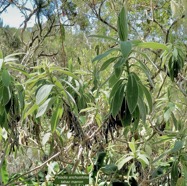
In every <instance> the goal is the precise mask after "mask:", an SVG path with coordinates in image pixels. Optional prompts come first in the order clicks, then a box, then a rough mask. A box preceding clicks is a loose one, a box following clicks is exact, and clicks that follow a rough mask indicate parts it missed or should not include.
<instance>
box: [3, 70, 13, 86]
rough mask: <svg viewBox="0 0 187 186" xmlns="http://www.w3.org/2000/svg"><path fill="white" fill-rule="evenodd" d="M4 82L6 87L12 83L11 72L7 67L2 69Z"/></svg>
mask: <svg viewBox="0 0 187 186" xmlns="http://www.w3.org/2000/svg"><path fill="white" fill-rule="evenodd" d="M2 82H3V85H4V86H6V87H8V86H9V85H10V83H11V77H10V74H9V72H8V71H7V70H6V69H3V71H2Z"/></svg>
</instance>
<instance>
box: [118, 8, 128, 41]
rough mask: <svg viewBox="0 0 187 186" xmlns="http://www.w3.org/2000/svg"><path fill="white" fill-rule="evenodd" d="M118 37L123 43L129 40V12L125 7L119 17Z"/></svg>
mask: <svg viewBox="0 0 187 186" xmlns="http://www.w3.org/2000/svg"><path fill="white" fill-rule="evenodd" d="M117 25H118V35H119V38H120V40H121V41H126V40H127V39H128V24H127V10H126V8H125V7H123V8H122V9H121V11H120V13H119V16H118V22H117Z"/></svg>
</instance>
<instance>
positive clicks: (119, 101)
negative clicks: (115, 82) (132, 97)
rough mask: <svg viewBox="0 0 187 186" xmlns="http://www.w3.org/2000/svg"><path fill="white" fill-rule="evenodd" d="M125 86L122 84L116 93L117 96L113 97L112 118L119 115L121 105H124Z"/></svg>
mask: <svg viewBox="0 0 187 186" xmlns="http://www.w3.org/2000/svg"><path fill="white" fill-rule="evenodd" d="M124 87H125V85H124V84H121V85H120V87H119V88H118V90H117V91H116V94H115V95H114V97H113V104H112V105H111V107H112V108H111V113H112V116H113V117H114V118H115V117H116V115H117V114H118V112H119V110H120V109H121V105H122V103H123V97H124Z"/></svg>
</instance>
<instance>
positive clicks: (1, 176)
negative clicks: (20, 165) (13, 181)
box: [0, 160, 9, 184]
mask: <svg viewBox="0 0 187 186" xmlns="http://www.w3.org/2000/svg"><path fill="white" fill-rule="evenodd" d="M0 180H1V181H2V182H3V183H4V184H6V183H8V180H9V176H8V171H7V163H6V160H4V161H3V163H2V166H1V168H0Z"/></svg>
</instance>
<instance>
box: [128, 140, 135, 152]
mask: <svg viewBox="0 0 187 186" xmlns="http://www.w3.org/2000/svg"><path fill="white" fill-rule="evenodd" d="M129 148H130V149H131V151H132V153H133V154H135V153H136V145H135V142H134V139H133V140H132V141H131V142H129Z"/></svg>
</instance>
